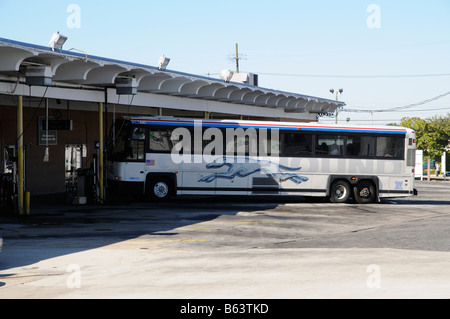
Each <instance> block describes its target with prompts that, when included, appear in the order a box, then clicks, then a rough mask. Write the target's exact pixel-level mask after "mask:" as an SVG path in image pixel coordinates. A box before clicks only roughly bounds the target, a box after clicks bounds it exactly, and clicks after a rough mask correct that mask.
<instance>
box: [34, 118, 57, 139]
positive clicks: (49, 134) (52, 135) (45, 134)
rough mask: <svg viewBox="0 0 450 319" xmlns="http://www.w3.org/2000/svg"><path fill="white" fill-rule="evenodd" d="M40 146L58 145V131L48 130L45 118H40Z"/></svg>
mask: <svg viewBox="0 0 450 319" xmlns="http://www.w3.org/2000/svg"><path fill="white" fill-rule="evenodd" d="M52 119H54V118H52ZM49 120H50V118H49ZM38 144H39V145H40V146H47V145H49V146H54V145H58V131H56V130H48V131H47V130H46V121H45V116H39V118H38Z"/></svg>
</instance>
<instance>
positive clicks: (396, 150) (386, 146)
mask: <svg viewBox="0 0 450 319" xmlns="http://www.w3.org/2000/svg"><path fill="white" fill-rule="evenodd" d="M404 153H405V145H404V137H396V136H394V137H391V136H389V137H378V138H377V157H389V158H404V156H405V154H404Z"/></svg>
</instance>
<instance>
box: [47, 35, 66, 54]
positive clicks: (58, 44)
mask: <svg viewBox="0 0 450 319" xmlns="http://www.w3.org/2000/svg"><path fill="white" fill-rule="evenodd" d="M66 41H67V37H66V36H65V35H62V34H60V33H59V31H58V32H56V33H53V36H52V38H51V39H50V43H49V44H48V45H49V46H50V47H51V48H52V51H55V49H56V50H62V47H63V45H64V43H66Z"/></svg>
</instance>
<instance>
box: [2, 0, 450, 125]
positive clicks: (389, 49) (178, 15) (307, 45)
mask: <svg viewBox="0 0 450 319" xmlns="http://www.w3.org/2000/svg"><path fill="white" fill-rule="evenodd" d="M72 4H75V5H76V6H77V7H78V8H79V9H80V14H79V16H77V19H78V20H73V19H72V20H70V19H71V18H73V17H74V16H73V15H72V14H73V13H74V11H69V12H68V8H69V6H70V5H72ZM371 5H375V8H377V10H379V11H376V12H375V11H370V12H368V8H371V7H370V6H371ZM372 8H373V6H372ZM376 13H379V15H375V14H376ZM449 16H450V1H448V0H430V1H416V0H409V1H406V0H367V1H366V0H339V1H337V0H333V1H331V0H317V1H303V0H300V1H299V0H296V1H291V0H278V1H273V0H272V1H267V0H258V1H249V0H241V1H236V0H228V1H212V0H209V1H205V0H190V1H188V0H185V1H181V0H166V1H163V2H162V1H137V0H128V1H114V0H110V1H85V0H70V1H61V0H58V1H56V0H41V1H25V0H24V1H21V0H14V1H10V0H1V1H0V30H1V31H0V37H3V38H8V39H13V40H18V41H23V42H29V43H33V44H41V45H47V44H48V41H49V39H50V37H51V35H52V33H53V32H55V31H60V32H61V33H63V34H65V35H67V36H68V37H69V40H68V41H67V42H66V44H65V47H64V48H65V49H70V48H76V49H78V50H82V51H85V52H87V53H88V54H91V55H99V56H104V57H109V58H115V59H121V60H126V61H130V62H138V63H144V64H149V65H155V64H156V63H157V61H158V58H159V56H160V55H161V54H165V55H166V56H167V57H170V58H171V63H170V65H169V69H173V70H177V71H182V72H188V73H193V74H199V75H207V74H211V76H213V77H216V76H217V74H218V73H219V72H220V71H221V70H223V69H231V70H234V64H233V63H232V62H230V61H229V59H228V57H229V56H231V55H233V54H234V50H235V43H239V48H240V53H241V54H242V55H244V56H245V59H243V60H242V61H241V63H240V67H241V71H242V72H253V73H257V74H260V76H259V79H260V85H261V86H263V87H266V88H273V89H279V90H284V91H290V92H295V93H301V94H307V95H314V96H320V97H324V98H333V96H332V95H331V93H330V92H329V89H330V88H334V89H339V88H343V89H344V93H343V95H342V96H341V97H340V99H341V100H343V101H345V102H346V103H347V107H346V108H347V109H366V110H369V109H372V110H378V109H386V108H392V107H397V106H404V105H409V104H412V103H416V102H419V101H423V100H426V99H430V98H432V97H435V96H438V95H440V94H443V93H446V92H449V91H450V85H449V84H450V76H431V75H434V74H450V19H449ZM68 19H69V20H70V21H72V22H74V21H77V22H80V24H79V25H76V26H75V27H74V26H73V25H72V26H71V25H70V24H68V23H67V21H68ZM374 19H375V20H374ZM368 20H369V22H371V23H376V26H378V27H377V28H374V27H373V26H374V24H370V23H369V24H368ZM386 75H391V77H378V76H386ZM392 75H402V76H411V77H392ZM412 75H416V76H412ZM417 75H421V76H417ZM423 75H427V76H423ZM362 76H364V77H362ZM449 112H450V96H446V97H444V98H442V99H440V100H437V101H434V102H432V103H428V104H425V105H422V106H418V107H414V108H411V109H408V110H407V111H406V112H405V111H404V112H384V113H374V115H373V117H372V116H371V115H370V114H367V113H353V112H345V113H341V115H340V117H339V119H340V121H341V122H342V121H345V119H346V118H350V119H351V120H350V123H355V124H371V123H372V119H373V123H374V124H386V123H390V122H394V121H397V120H399V119H400V118H402V117H403V116H420V117H423V118H427V117H430V116H433V115H438V114H447V113H449ZM323 121H324V122H327V121H331V120H327V119H323Z"/></svg>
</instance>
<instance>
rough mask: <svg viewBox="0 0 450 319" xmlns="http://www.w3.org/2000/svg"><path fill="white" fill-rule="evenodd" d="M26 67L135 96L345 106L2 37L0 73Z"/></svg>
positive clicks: (292, 107) (312, 108) (288, 107)
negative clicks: (129, 83)
mask: <svg viewBox="0 0 450 319" xmlns="http://www.w3.org/2000/svg"><path fill="white" fill-rule="evenodd" d="M29 65H34V66H35V65H42V66H48V67H50V68H51V73H52V75H53V81H54V82H63V83H64V82H65V83H71V84H78V85H90V86H95V87H102V88H105V87H109V88H110V87H115V86H116V83H117V82H118V79H121V78H129V79H130V78H131V79H134V81H135V84H136V86H137V92H138V94H139V92H146V93H154V94H163V95H171V96H179V97H186V98H193V99H204V100H210V101H218V102H228V103H233V104H243V105H251V106H257V107H269V108H282V109H283V110H284V111H285V112H286V113H289V112H295V113H297V112H298V113H303V112H309V113H330V112H335V110H336V109H337V108H341V107H343V106H344V105H345V103H343V102H339V101H334V100H330V99H323V98H319V97H313V96H308V95H303V94H298V93H291V92H284V91H279V90H272V89H267V88H261V87H257V86H252V85H248V84H244V83H235V82H225V81H222V80H219V79H214V78H210V77H205V76H200V75H194V74H189V73H184V72H179V71H174V70H159V69H158V68H157V67H155V66H150V65H143V64H139V63H133V62H126V61H120V60H115V59H111V58H105V57H99V56H91V55H89V54H87V53H83V52H75V51H74V50H72V49H71V50H55V51H53V50H52V48H50V47H46V46H41V45H35V44H29V43H23V42H18V41H14V40H9V39H3V38H0V74H6V75H11V74H17V72H20V71H21V70H23V68H25V67H26V66H29Z"/></svg>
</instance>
